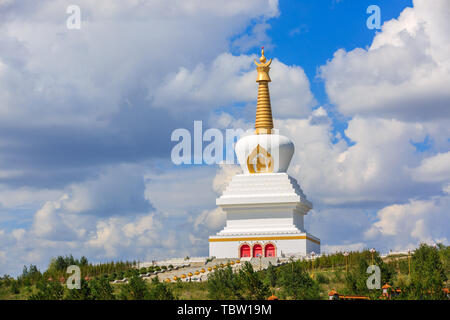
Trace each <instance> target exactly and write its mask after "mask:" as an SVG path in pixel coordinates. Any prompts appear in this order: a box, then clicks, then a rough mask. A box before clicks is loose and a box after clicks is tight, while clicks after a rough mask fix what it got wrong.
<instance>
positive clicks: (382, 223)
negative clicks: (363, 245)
mask: <svg viewBox="0 0 450 320" xmlns="http://www.w3.org/2000/svg"><path fill="white" fill-rule="evenodd" d="M449 206H450V197H448V196H444V197H433V198H431V199H429V200H410V201H409V202H408V203H405V204H393V205H390V206H387V207H385V208H383V209H382V210H380V211H379V212H378V214H377V219H378V221H377V222H375V223H374V224H373V225H372V227H371V228H370V229H368V230H367V231H366V234H365V237H366V239H368V240H373V239H377V238H381V239H382V241H383V242H384V243H389V245H390V246H392V247H395V248H405V247H407V246H409V245H410V244H413V245H417V244H418V243H420V242H426V243H432V242H443V243H444V244H448V230H450V223H449V221H450V220H449V219H448V208H449ZM377 240H380V239H377Z"/></svg>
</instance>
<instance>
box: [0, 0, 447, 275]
mask: <svg viewBox="0 0 450 320" xmlns="http://www.w3.org/2000/svg"><path fill="white" fill-rule="evenodd" d="M69 4H72V3H71V2H70V1H58V2H55V1H51V0H44V1H39V2H34V1H29V2H21V1H6V2H0V21H1V22H0V49H1V50H0V273H10V274H16V273H17V272H20V270H21V269H22V266H23V265H24V264H30V263H33V264H37V265H38V266H39V267H40V268H45V266H46V265H47V264H48V261H49V259H50V258H51V257H53V256H55V255H58V254H70V253H71V254H73V255H74V256H81V255H86V256H87V257H88V258H89V259H91V260H93V261H108V260H115V259H133V260H134V259H140V260H141V261H143V260H150V259H153V258H156V257H160V258H162V257H176V256H186V255H190V256H196V255H198V256H205V255H207V254H208V244H207V237H208V235H211V234H214V233H215V232H217V231H218V230H220V229H221V228H222V226H223V224H224V214H223V212H221V211H220V209H218V208H216V206H215V199H216V198H217V197H218V196H219V195H220V194H221V192H222V191H223V188H224V187H225V186H226V185H227V182H228V181H229V179H230V178H231V177H232V176H233V175H234V174H236V173H238V172H239V170H240V169H239V167H237V166H218V165H183V166H176V165H174V164H173V163H172V161H171V159H170V153H171V150H172V148H173V147H174V145H175V143H174V142H172V141H170V137H171V133H172V132H173V130H174V129H176V128H186V129H188V130H192V128H193V123H194V121H195V120H201V121H203V127H204V130H205V129H207V128H218V129H220V130H225V129H227V128H244V129H246V128H250V127H252V125H253V124H252V122H253V121H254V115H255V102H256V101H255V100H256V93H257V85H256V83H255V81H254V77H255V69H254V65H253V58H255V57H257V56H258V55H259V53H260V47H261V46H265V48H266V56H267V57H269V58H274V62H273V64H272V69H271V77H272V82H271V84H270V90H271V97H272V107H273V112H274V116H275V125H276V127H277V128H279V129H280V132H281V133H282V134H284V135H286V136H288V137H289V138H290V139H292V141H293V142H294V143H295V146H296V152H295V155H294V157H293V160H292V162H291V165H290V168H289V171H288V172H289V174H291V175H292V176H293V177H295V178H296V179H297V180H298V181H299V183H300V185H301V187H302V189H303V190H304V192H305V194H306V195H307V197H308V199H309V200H311V201H312V202H313V203H314V210H312V211H311V212H310V213H309V214H308V215H307V217H306V226H307V228H308V231H311V232H312V233H313V234H314V235H316V236H318V237H319V238H321V240H322V249H323V251H325V252H330V251H336V250H360V249H363V248H367V247H376V248H377V249H379V250H381V251H387V250H389V249H394V250H404V249H407V248H413V247H415V246H417V244H418V243H420V242H429V243H432V242H444V243H448V238H449V237H450V235H449V233H448V230H450V227H449V219H448V207H449V204H450V196H449V194H450V140H449V138H450V129H449V128H450V123H449V121H450V108H448V106H449V105H450V95H449V93H448V85H449V84H450V72H449V70H450V60H449V59H450V58H449V57H450V55H449V54H448V53H449V50H450V49H449V48H450V44H449V39H448V35H447V34H446V30H449V29H450V26H449V23H450V22H449V21H450V20H449V19H447V18H446V14H447V13H448V11H449V10H450V7H449V6H450V5H449V3H448V1H446V0H436V1H434V2H433V4H431V2H430V1H426V0H415V1H404V0H396V1H387V0H383V1H375V0H373V1H365V0H364V1H362V0H340V1H337V0H320V1H306V0H299V1H279V2H278V1H275V0H254V1H246V2H242V1H239V0H231V1H228V2H227V4H226V5H224V3H223V2H220V1H217V2H216V1H208V3H207V4H205V3H202V2H197V1H194V0H185V1H176V0H167V1H161V2H158V1H147V0H142V1H135V2H132V3H128V2H119V1H111V0H98V1H96V2H95V4H94V3H93V2H92V1H89V0H80V1H78V5H79V7H80V10H81V17H82V18H81V29H79V30H69V29H67V27H66V19H67V17H68V15H67V13H66V8H67V6H68V5H69ZM369 5H378V6H379V7H380V10H381V23H382V29H381V30H369V29H368V28H367V27H366V20H367V18H368V17H369V14H367V13H366V9H367V7H368V6H369Z"/></svg>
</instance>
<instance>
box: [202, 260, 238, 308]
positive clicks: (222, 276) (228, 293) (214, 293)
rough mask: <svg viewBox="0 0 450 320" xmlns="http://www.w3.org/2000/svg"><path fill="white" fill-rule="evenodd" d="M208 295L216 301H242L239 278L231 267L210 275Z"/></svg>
mask: <svg viewBox="0 0 450 320" xmlns="http://www.w3.org/2000/svg"><path fill="white" fill-rule="evenodd" d="M207 288H208V295H209V297H210V298H211V299H214V300H237V299H242V298H243V297H242V294H241V292H240V288H241V285H240V281H239V278H238V277H237V276H236V274H235V273H233V270H232V269H231V267H230V266H228V267H226V268H222V269H218V270H216V271H214V272H213V273H210V274H209V275H208V282H207Z"/></svg>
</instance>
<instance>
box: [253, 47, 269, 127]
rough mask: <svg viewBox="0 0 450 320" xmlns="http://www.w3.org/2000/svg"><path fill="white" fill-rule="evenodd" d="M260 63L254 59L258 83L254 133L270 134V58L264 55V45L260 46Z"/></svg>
mask: <svg viewBox="0 0 450 320" xmlns="http://www.w3.org/2000/svg"><path fill="white" fill-rule="evenodd" d="M259 61H260V62H261V63H258V62H257V61H256V60H255V64H256V70H257V71H258V76H257V78H256V82H258V83H259V87H258V100H257V103H256V121H255V129H256V130H255V133H256V134H270V133H272V129H273V120H272V109H271V106H270V94H269V82H271V80H270V77H269V70H270V64H271V63H272V59H270V60H269V61H268V62H266V61H267V59H266V57H265V56H264V47H262V48H261V58H259Z"/></svg>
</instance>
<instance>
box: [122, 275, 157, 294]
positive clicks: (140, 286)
mask: <svg viewBox="0 0 450 320" xmlns="http://www.w3.org/2000/svg"><path fill="white" fill-rule="evenodd" d="M149 295H150V291H149V289H148V287H147V284H146V283H145V281H144V280H143V279H142V278H141V277H139V276H138V275H133V276H132V277H131V278H130V279H129V280H128V283H127V284H125V285H123V286H122V287H121V292H120V298H121V299H124V300H147V299H149Z"/></svg>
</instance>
